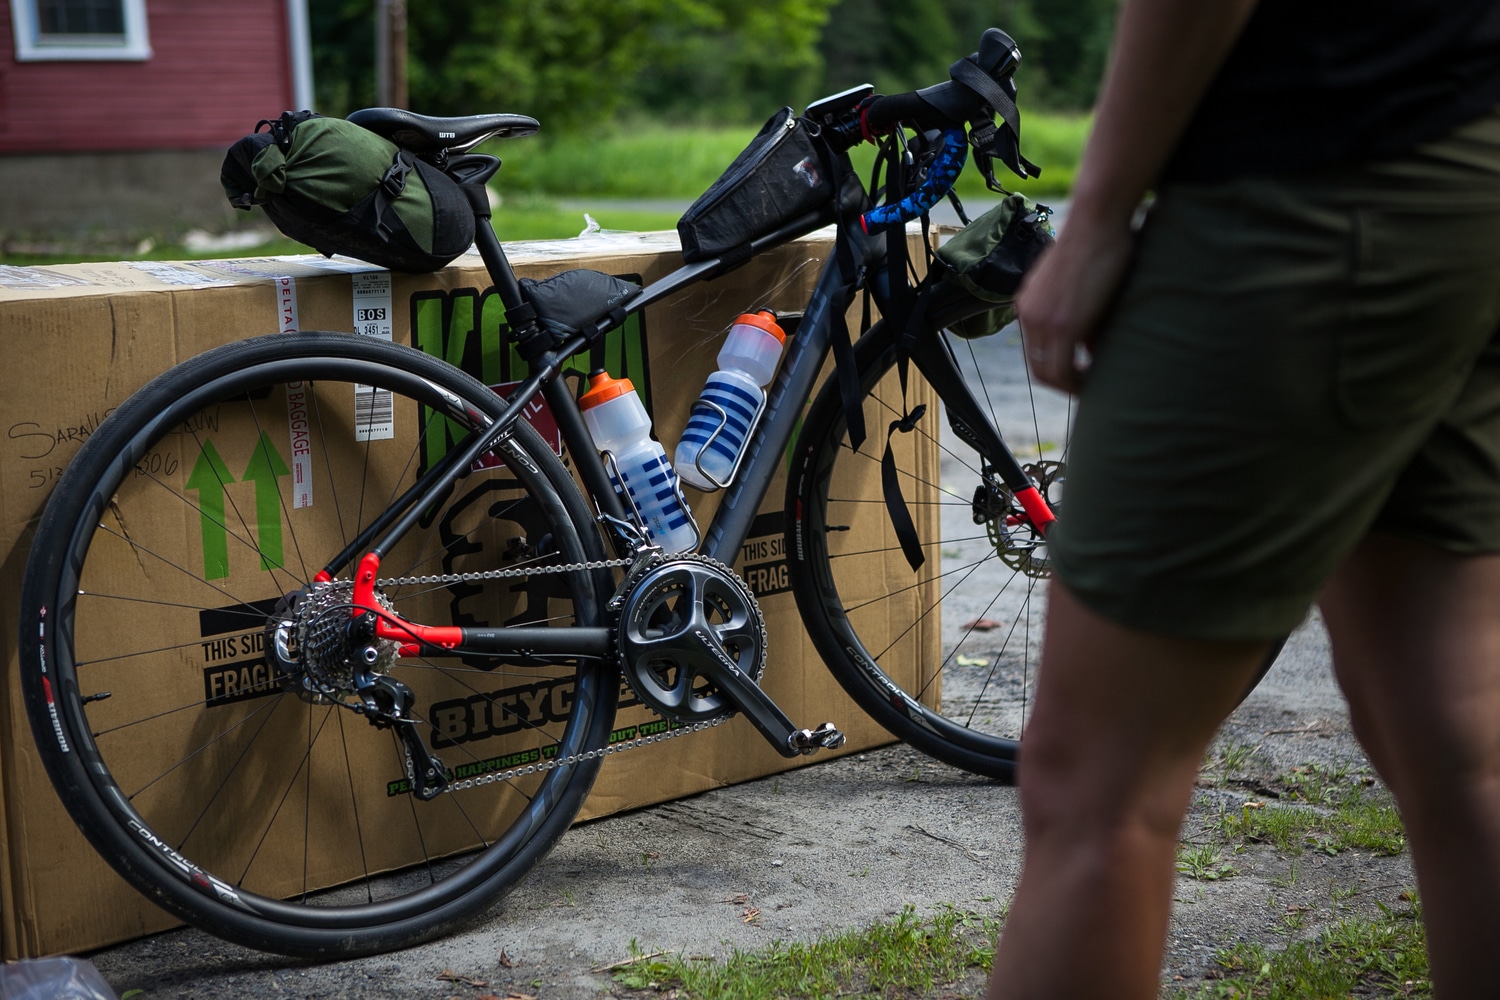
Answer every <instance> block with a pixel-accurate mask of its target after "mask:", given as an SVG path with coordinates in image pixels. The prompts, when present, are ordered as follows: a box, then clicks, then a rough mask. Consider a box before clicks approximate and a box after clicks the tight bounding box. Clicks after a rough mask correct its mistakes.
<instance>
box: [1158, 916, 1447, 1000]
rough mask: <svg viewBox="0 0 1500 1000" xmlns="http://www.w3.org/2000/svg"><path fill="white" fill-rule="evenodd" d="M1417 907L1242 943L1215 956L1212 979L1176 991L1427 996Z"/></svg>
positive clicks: (1236, 996) (1246, 996) (1303, 999)
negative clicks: (1308, 935) (1302, 934)
mask: <svg viewBox="0 0 1500 1000" xmlns="http://www.w3.org/2000/svg"><path fill="white" fill-rule="evenodd" d="M1418 916H1419V914H1418V912H1417V910H1416V907H1415V905H1413V907H1412V909H1410V910H1407V911H1403V912H1400V913H1396V912H1392V911H1390V910H1385V912H1384V915H1383V917H1382V918H1381V919H1378V920H1346V921H1341V922H1339V923H1335V924H1330V925H1329V926H1328V927H1326V928H1324V929H1323V930H1322V931H1321V932H1320V933H1319V934H1318V935H1317V936H1316V937H1315V938H1313V939H1312V940H1309V941H1294V942H1292V943H1291V944H1289V945H1288V946H1287V947H1285V948H1282V949H1271V948H1267V947H1265V946H1264V945H1258V944H1246V945H1241V946H1239V947H1236V948H1230V949H1226V950H1224V951H1221V952H1219V954H1218V955H1216V956H1215V960H1214V962H1215V970H1214V973H1213V976H1212V978H1211V979H1210V980H1209V981H1208V982H1206V983H1203V984H1201V985H1200V986H1199V987H1198V988H1197V989H1196V990H1195V991H1192V992H1189V991H1186V990H1179V991H1178V992H1177V993H1176V994H1174V995H1175V997H1177V998H1180V1000H1187V998H1216V1000H1217V998H1222V1000H1250V998H1252V997H1253V998H1255V1000H1325V998H1326V1000H1341V998H1344V997H1353V996H1388V997H1431V996H1432V983H1431V981H1430V980H1429V979H1428V975H1429V973H1428V966H1427V951H1426V939H1425V937H1424V935H1423V932H1422V924H1421V921H1420V920H1419V919H1418Z"/></svg>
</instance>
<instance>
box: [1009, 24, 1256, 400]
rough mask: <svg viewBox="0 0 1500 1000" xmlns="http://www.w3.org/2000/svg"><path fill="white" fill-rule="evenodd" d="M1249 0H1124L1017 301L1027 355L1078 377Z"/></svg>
mask: <svg viewBox="0 0 1500 1000" xmlns="http://www.w3.org/2000/svg"><path fill="white" fill-rule="evenodd" d="M1256 2H1257V0H1125V2H1124V4H1123V6H1122V7H1121V10H1120V19H1119V23H1118V25H1117V27H1116V30H1115V41H1114V46H1113V49H1112V52H1111V55H1110V61H1109V66H1108V68H1107V69H1106V71H1105V75H1104V84H1103V87H1102V88H1101V90H1100V96H1099V102H1098V104H1097V105H1096V107H1095V117H1094V128H1093V132H1092V134H1091V135H1090V136H1089V140H1088V144H1087V146H1086V147H1085V149H1084V154H1083V162H1082V163H1081V164H1080V166H1079V169H1078V179H1077V181H1076V182H1075V183H1074V186H1073V200H1072V204H1071V206H1070V207H1069V209H1068V217H1067V223H1066V225H1064V226H1063V230H1062V232H1061V234H1059V236H1058V239H1057V244H1056V245H1055V246H1054V247H1052V248H1051V249H1050V250H1049V251H1048V252H1047V253H1046V254H1044V255H1043V257H1042V258H1041V260H1039V261H1038V262H1037V264H1036V266H1035V267H1034V268H1033V269H1032V271H1031V273H1030V274H1029V275H1028V276H1027V278H1026V280H1025V281H1024V282H1023V283H1022V285H1021V289H1020V292H1019V294H1018V295H1017V299H1016V306H1017V311H1018V313H1019V314H1020V317H1021V329H1022V331H1023V336H1024V338H1025V341H1026V350H1027V360H1028V361H1029V363H1030V364H1031V368H1032V371H1033V372H1034V373H1035V374H1036V376H1037V377H1038V378H1039V379H1041V380H1042V381H1043V382H1046V383H1048V384H1049V385H1053V386H1056V387H1057V388H1059V389H1065V390H1067V391H1070V392H1071V391H1073V390H1075V389H1076V388H1077V387H1078V382H1079V375H1078V371H1077V370H1076V368H1075V360H1074V358H1075V351H1076V348H1077V346H1078V345H1080V344H1086V343H1087V342H1088V340H1089V338H1090V337H1091V335H1092V334H1093V333H1094V331H1095V329H1096V328H1097V327H1098V325H1099V323H1100V321H1101V320H1102V319H1103V318H1104V313H1105V311H1106V310H1107V309H1108V307H1109V304H1110V302H1111V301H1112V300H1113V298H1114V294H1115V290H1116V288H1117V286H1118V285H1119V282H1120V279H1121V278H1122V277H1123V275H1124V273H1125V269H1126V267H1127V266H1128V265H1129V262H1130V255H1131V250H1132V237H1131V232H1130V223H1131V219H1132V217H1133V216H1134V214H1135V210H1136V208H1137V207H1138V206H1139V205H1140V202H1141V199H1142V197H1143V196H1144V195H1145V193H1146V191H1147V190H1148V189H1149V188H1150V187H1151V185H1152V184H1154V183H1155V181H1156V179H1157V176H1158V175H1159V174H1160V172H1161V169H1162V167H1163V166H1164V165H1165V163H1166V161H1167V157H1168V156H1169V155H1170V154H1171V152H1172V149H1173V148H1174V147H1175V146H1176V144H1177V140H1178V137H1179V136H1180V135H1181V134H1182V131H1183V129H1184V128H1185V127H1186V126H1187V123H1188V120H1189V119H1190V118H1191V117H1192V114H1193V111H1194V109H1195V108H1197V106H1198V103H1199V101H1200V100H1201V99H1202V97H1203V93H1204V91H1205V90H1206V89H1207V88H1208V85H1209V83H1210V82H1211V81H1212V80H1213V78H1214V75H1215V73H1216V72H1217V71H1218V69H1219V66H1220V65H1221V64H1222V63H1223V61H1224V58H1225V56H1227V55H1228V53H1229V50H1230V48H1231V47H1233V45H1234V42H1235V40H1236V39H1237V38H1238V37H1239V34H1240V31H1241V30H1242V29H1243V28H1244V25H1245V21H1246V20H1247V19H1248V18H1249V16H1250V12H1251V11H1252V10H1253V9H1254V8H1255V4H1256Z"/></svg>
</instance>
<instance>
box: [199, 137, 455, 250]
mask: <svg viewBox="0 0 1500 1000" xmlns="http://www.w3.org/2000/svg"><path fill="white" fill-rule="evenodd" d="M262 129H265V131H262ZM219 183H220V184H222V185H223V187H224V193H225V195H227V196H228V198H229V202H230V204H232V205H233V206H234V207H235V208H241V209H245V210H247V211H248V210H249V209H250V208H251V207H253V206H255V205H259V206H261V207H262V208H264V209H265V211H266V215H267V216H269V217H270V219H271V221H272V222H273V223H275V224H276V228H277V229H279V230H281V231H282V233H284V234H285V235H287V236H289V237H291V238H292V239H294V240H297V241H298V242H301V243H306V244H307V245H308V246H310V247H313V248H314V249H316V250H318V251H319V252H320V253H323V254H325V255H327V256H330V257H331V256H333V255H334V254H336V253H338V254H345V255H347V256H350V257H358V258H359V259H360V260H365V261H369V262H370V263H372V264H377V265H379V266H380V267H385V268H389V269H391V270H393V271H414V272H424V271H436V270H438V269H439V268H441V267H443V265H445V264H447V263H448V262H449V261H451V260H453V258H455V257H457V256H458V255H459V254H461V253H463V252H464V251H465V250H467V249H468V248H469V247H470V245H472V244H473V242H474V210H473V208H472V207H471V206H470V205H469V201H468V199H467V197H465V195H464V193H463V191H462V190H461V189H460V188H459V186H458V184H457V182H455V181H454V180H453V178H451V177H449V176H448V175H447V174H445V173H443V172H442V171H441V170H439V169H438V168H437V167H435V166H433V165H432V164H430V163H428V162H426V161H425V160H422V159H420V158H418V157H417V156H416V155H415V154H414V153H412V152H410V151H409V150H405V149H401V148H399V147H398V146H396V145H395V143H392V142H390V141H389V140H387V139H384V138H382V137H381V136H378V135H376V134H375V133H374V132H371V131H369V130H368V129H365V128H361V127H360V126H358V125H355V124H354V123H353V122H349V121H345V120H344V119H342V118H324V117H323V116H322V115H318V114H315V113H313V112H311V111H300V112H296V113H293V112H290V111H288V112H286V113H285V114H283V115H282V116H281V117H280V118H279V119H276V120H275V121H270V120H264V121H261V122H260V123H259V124H258V125H257V126H256V130H255V132H254V133H253V134H251V135H247V136H245V137H244V138H243V139H241V140H239V141H238V142H236V143H235V144H234V145H233V146H231V147H230V148H229V153H228V155H227V156H225V158H224V167H223V170H222V171H221V173H220V175H219Z"/></svg>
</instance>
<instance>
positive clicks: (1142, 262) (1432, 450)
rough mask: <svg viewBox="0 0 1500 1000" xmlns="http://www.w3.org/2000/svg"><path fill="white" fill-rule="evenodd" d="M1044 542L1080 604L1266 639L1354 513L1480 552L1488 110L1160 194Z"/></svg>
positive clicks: (1496, 486) (1201, 630) (1370, 523)
mask: <svg viewBox="0 0 1500 1000" xmlns="http://www.w3.org/2000/svg"><path fill="white" fill-rule="evenodd" d="M1060 517H1061V519H1060V520H1059V522H1058V524H1057V526H1056V528H1055V530H1054V531H1053V533H1052V537H1051V538H1050V539H1049V543H1050V544H1049V548H1050V550H1051V556H1052V562H1053V566H1054V567H1055V569H1056V571H1057V573H1058V575H1059V576H1060V577H1061V579H1062V580H1063V581H1064V582H1065V583H1066V584H1067V586H1068V587H1069V589H1070V590H1071V591H1072V592H1073V593H1075V594H1076V595H1077V597H1078V598H1079V599H1080V600H1081V601H1083V602H1084V604H1085V605H1087V606H1088V607H1090V608H1092V609H1093V610H1094V611H1096V612H1098V613H1100V614H1102V615H1104V616H1105V617H1107V618H1109V619H1111V620H1114V621H1116V622H1119V623H1121V624H1124V625H1128V626H1131V627H1134V628H1138V629H1142V630H1146V631H1151V632H1158V633H1164V634H1170V635H1179V636H1186V637H1196V638H1207V639H1264V638H1270V637H1273V636H1277V635H1281V634H1284V633H1286V632H1288V631H1290V630H1291V629H1292V628H1293V627H1295V626H1296V625H1297V624H1298V622H1300V621H1301V619H1302V618H1303V616H1304V615H1305V614H1306V613H1307V610H1308V608H1309V607H1310V606H1311V604H1312V602H1313V601H1314V600H1315V598H1316V596H1317V594H1318V591H1319V589H1320V588H1321V586H1322V584H1323V582H1324V580H1325V579H1326V578H1327V577H1328V575H1329V573H1330V572H1331V571H1332V570H1333V569H1334V567H1335V566H1336V565H1337V564H1338V562H1339V561H1340V560H1341V559H1342V558H1343V556H1344V555H1345V554H1347V553H1348V552H1349V551H1350V549H1351V548H1352V547H1353V546H1354V545H1355V544H1356V543H1357V542H1358V541H1359V540H1360V539H1361V538H1363V537H1364V536H1365V535H1366V534H1367V533H1368V532H1370V531H1372V530H1379V531H1386V532H1393V533H1397V534H1401V535H1406V536H1410V537H1415V538H1420V539H1425V540H1427V541H1430V542H1432V543H1435V544H1437V545H1440V546H1442V547H1443V548H1445V549H1449V550H1451V551H1455V552H1461V553H1478V552H1495V551H1500V113H1497V114H1492V115H1490V116H1487V117H1485V118H1483V119H1481V120H1479V121H1477V122H1474V123H1471V124H1470V125H1467V126H1465V127H1464V128H1462V129H1460V130H1458V131H1457V132H1455V133H1453V134H1452V135H1450V136H1448V137H1446V138H1445V139H1443V140H1440V141H1438V142H1435V143H1430V144H1428V145H1426V146H1423V147H1421V148H1420V149H1418V150H1417V151H1415V152H1413V153H1411V154H1409V155H1407V156H1404V157H1402V158H1400V159H1397V160H1393V161H1388V162H1383V163H1380V164H1374V165H1366V166H1362V167H1359V168H1349V169H1342V170H1338V171H1334V172H1321V173H1318V174H1315V175H1306V176H1299V177H1285V178H1265V177H1257V178H1241V179H1236V180H1232V181H1229V182H1224V183H1218V184H1212V185H1187V184H1182V185H1175V186H1171V187H1168V188H1166V189H1164V190H1163V191H1162V192H1161V193H1160V196H1159V197H1158V199H1157V201H1156V203H1155V205H1154V206H1153V207H1152V209H1151V212H1150V215H1149V217H1148V219H1147V221H1146V224H1145V227H1144V228H1143V230H1142V233H1141V240H1140V246H1139V254H1138V257H1137V261H1136V264H1135V266H1134V269H1133V270H1132V272H1131V275H1130V277H1129V279H1128V280H1127V282H1126V285H1125V287H1124V289H1123V291H1122V294H1121V298H1120V301H1119V303H1118V306H1117V308H1116V310H1115V312H1114V313H1113V314H1112V317H1111V319H1110V321H1109V322H1108V323H1107V324H1106V327H1105V329H1104V332H1103V333H1102V335H1101V337H1100V339H1099V342H1098V344H1097V348H1096V351H1095V359H1094V365H1093V367H1092V369H1091V370H1090V372H1089V374H1088V378H1087V382H1086V384H1085V386H1084V390H1083V392H1082V394H1081V396H1080V402H1079V407H1078V416H1077V422H1076V426H1075V430H1074V435H1073V440H1072V444H1071V450H1070V454H1069V458H1068V470H1067V488H1066V495H1065V496H1064V497H1063V500H1062V508H1061V512H1060Z"/></svg>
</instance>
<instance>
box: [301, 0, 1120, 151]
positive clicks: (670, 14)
mask: <svg viewBox="0 0 1500 1000" xmlns="http://www.w3.org/2000/svg"><path fill="white" fill-rule="evenodd" d="M1118 3H1119V0H445V2H444V3H430V4H407V5H406V11H407V57H408V62H407V81H408V92H409V100H408V105H409V106H410V107H411V108H412V110H414V111H418V112H421V113H424V114H435V115H460V114H474V113H480V112H490V111H509V112H518V113H521V114H528V115H532V116H534V117H536V118H537V119H539V120H540V121H541V122H542V124H543V127H544V129H545V130H546V134H547V135H549V136H551V135H559V134H563V133H565V132H582V131H584V130H586V129H593V128H597V127H598V126H599V124H600V123H601V122H604V121H608V120H610V119H611V118H613V117H614V116H615V115H616V114H617V113H618V112H622V111H623V112H626V113H627V114H630V115H632V116H636V117H639V116H641V115H652V116H655V117H658V118H665V119H669V120H672V121H677V122H698V123H708V122H712V123H718V124H724V123H736V122H737V123H750V122H755V123H759V122H760V121H761V120H763V119H764V118H765V117H766V116H767V115H768V114H770V112H771V111H773V110H775V109H776V108H777V107H779V106H781V105H787V104H789V105H792V106H795V107H802V106H805V105H806V104H808V103H809V102H811V101H812V100H815V99H816V98H817V97H819V96H822V95H824V94H828V93H832V92H834V91H835V90H842V89H844V88H845V87H848V86H853V85H855V84H858V83H863V82H870V83H873V84H875V85H876V87H877V88H878V89H879V90H881V91H882V92H885V93H893V92H896V91H900V90H909V89H912V88H916V87H923V86H927V85H930V84H935V83H941V82H942V81H944V80H946V79H947V78H948V66H949V65H950V64H951V63H952V62H953V61H954V60H955V59H958V58H960V57H962V56H964V55H966V54H967V53H969V52H972V51H974V49H975V48H976V47H977V45H978V42H979V36H980V34H981V33H982V32H983V31H984V29H985V28H988V27H999V28H1003V29H1004V30H1006V31H1007V32H1009V33H1010V34H1011V35H1012V36H1013V37H1014V38H1015V39H1016V40H1017V42H1018V43H1019V44H1020V46H1021V51H1022V54H1023V60H1024V61H1023V63H1022V69H1021V72H1020V74H1019V76H1018V77H1017V82H1018V84H1019V86H1020V88H1021V104H1022V107H1023V109H1026V108H1034V107H1053V108H1059V109H1071V110H1083V109H1086V108H1088V107H1089V106H1090V105H1091V104H1092V102H1093V98H1094V92H1095V88H1096V87H1097V85H1098V81H1099V77H1100V74H1101V72H1102V69H1103V65H1104V57H1105V52H1106V50H1107V48H1108V45H1109V39H1110V37H1111V34H1112V32H1113V27H1114V15H1115V10H1116V8H1117V6H1118ZM310 15H311V18H312V38H313V70H314V72H313V77H314V81H315V84H316V86H317V100H316V103H317V106H318V110H320V111H323V112H324V113H326V114H339V115H343V114H347V113H348V112H350V111H352V110H354V109H356V108H360V107H367V106H369V105H371V104H373V103H374V102H375V67H374V53H375V0H322V2H319V3H316V4H312V5H311V8H310Z"/></svg>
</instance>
